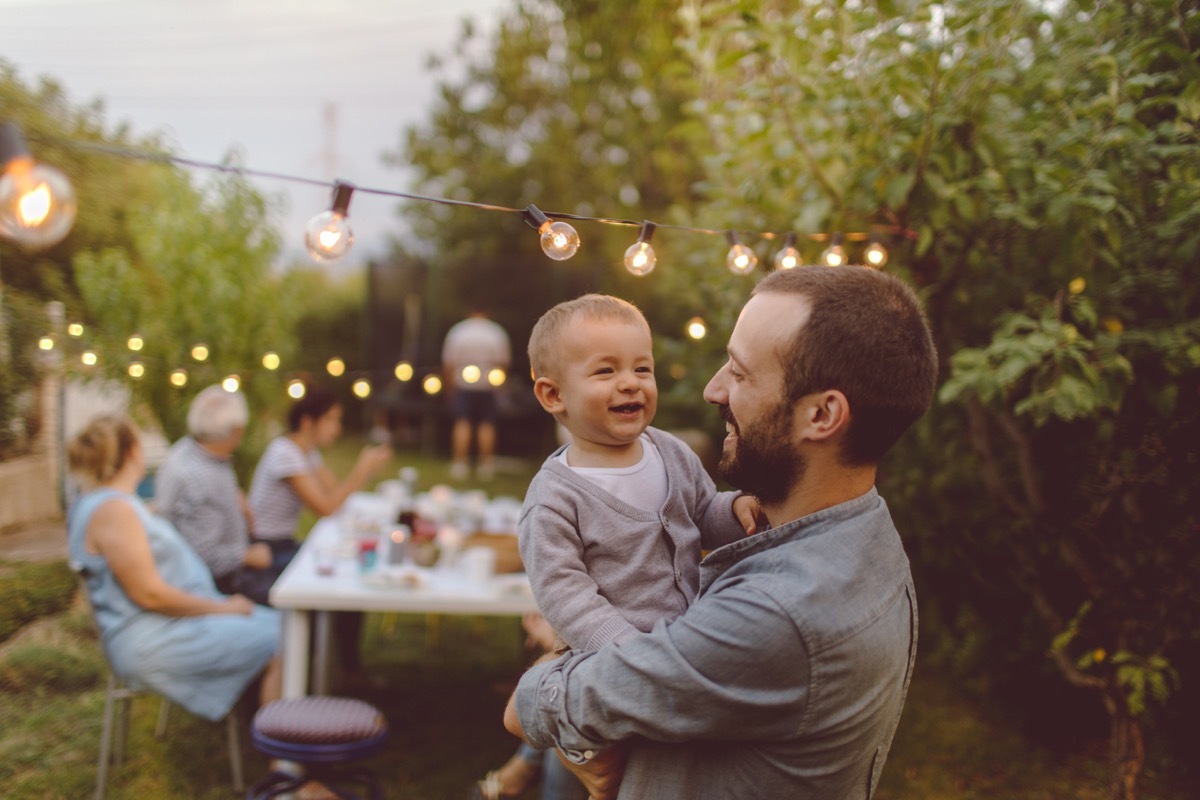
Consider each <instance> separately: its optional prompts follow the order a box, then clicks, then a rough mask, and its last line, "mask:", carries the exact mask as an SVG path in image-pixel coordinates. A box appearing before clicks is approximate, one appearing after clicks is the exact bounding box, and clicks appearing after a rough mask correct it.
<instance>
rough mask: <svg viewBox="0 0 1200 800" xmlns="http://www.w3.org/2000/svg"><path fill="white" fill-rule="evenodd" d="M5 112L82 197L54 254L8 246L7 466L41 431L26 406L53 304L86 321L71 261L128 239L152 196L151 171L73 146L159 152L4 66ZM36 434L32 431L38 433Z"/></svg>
mask: <svg viewBox="0 0 1200 800" xmlns="http://www.w3.org/2000/svg"><path fill="white" fill-rule="evenodd" d="M0 109H3V113H4V119H5V120H6V121H10V122H15V123H17V124H18V125H20V127H21V130H22V132H23V133H24V136H25V139H26V141H27V143H28V144H29V146H30V148H31V149H32V150H34V151H35V153H36V157H37V158H38V160H40V161H43V162H45V163H47V164H51V165H53V166H55V167H58V168H59V169H61V170H63V171H64V172H66V173H67V174H68V176H69V177H70V179H71V182H72V184H73V185H74V187H75V193H76V196H77V197H78V198H79V212H78V215H77V217H76V221H75V225H74V227H73V228H72V230H71V233H70V234H69V235H68V236H67V237H66V238H65V239H64V240H63V241H62V242H60V243H58V244H56V245H54V246H53V247H51V248H49V249H47V250H42V251H36V252H29V251H25V250H22V249H20V248H18V247H16V246H15V245H13V244H12V243H11V242H8V241H6V240H0V288H2V290H0V459H2V458H4V457H5V455H6V452H10V453H12V452H17V451H19V450H20V449H22V447H23V445H24V442H23V441H22V439H23V437H22V435H21V433H20V431H21V429H22V428H30V427H31V426H36V424H37V420H36V418H35V411H34V410H33V409H32V408H31V407H30V406H29V405H28V404H27V403H26V402H24V401H25V400H27V399H28V397H29V394H28V393H29V392H30V391H32V390H33V389H34V388H35V387H36V385H37V382H38V377H39V375H40V373H41V368H42V364H40V363H39V361H38V359H37V358H36V354H37V353H38V350H37V340H38V338H39V337H41V336H42V335H44V334H46V333H48V332H49V331H50V320H49V319H48V317H47V315H46V311H45V304H46V302H47V301H49V300H60V301H62V302H63V303H64V304H65V306H66V308H67V311H68V313H69V314H70V315H72V317H73V318H80V317H82V312H83V304H82V302H81V300H80V298H79V296H78V293H77V290H76V287H75V279H74V274H73V272H72V270H71V259H72V257H73V255H74V254H75V253H78V252H80V251H83V250H88V249H95V248H104V247H109V246H113V245H115V244H116V243H118V242H121V241H122V240H123V239H124V238H125V237H126V235H127V228H126V225H125V222H126V217H125V213H126V207H127V205H126V204H128V205H136V204H137V203H139V202H141V201H142V200H143V199H145V198H147V197H148V196H149V195H150V189H149V187H148V186H147V184H146V181H145V175H146V170H147V167H146V165H144V164H139V163H135V162H131V161H128V160H125V159H116V158H112V157H109V156H99V155H95V154H92V153H87V152H84V151H82V150H79V149H77V148H72V147H70V146H68V145H67V144H66V143H65V141H64V140H65V139H68V138H69V139H72V140H77V141H84V142H102V143H105V144H110V145H116V146H125V147H128V146H133V145H137V146H144V147H147V148H153V147H154V146H155V145H154V142H153V141H152V140H146V141H142V142H133V141H131V139H130V136H129V134H128V132H127V131H125V130H124V129H117V130H115V131H111V132H110V131H106V130H105V126H104V121H103V113H102V111H103V110H102V108H101V106H100V105H99V104H92V105H88V106H84V107H78V108H76V107H72V106H70V105H69V104H68V102H67V97H66V95H65V93H64V92H63V91H62V89H61V87H59V86H58V85H57V84H56V83H54V82H53V81H51V80H49V79H42V80H40V81H38V82H37V83H36V85H29V84H27V83H25V82H24V81H22V80H21V78H20V76H19V75H18V74H17V73H16V71H15V70H14V69H13V68H12V67H11V66H9V65H8V64H7V63H5V62H4V61H3V59H0ZM30 432H31V431H30Z"/></svg>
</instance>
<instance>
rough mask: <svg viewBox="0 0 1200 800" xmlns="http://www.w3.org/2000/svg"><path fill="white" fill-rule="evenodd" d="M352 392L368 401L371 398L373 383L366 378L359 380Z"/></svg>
mask: <svg viewBox="0 0 1200 800" xmlns="http://www.w3.org/2000/svg"><path fill="white" fill-rule="evenodd" d="M350 391H352V392H354V396H355V397H358V398H361V399H363V400H366V399H367V398H368V397H370V396H371V382H370V381H369V380H367V379H366V378H359V379H358V380H356V381H355V382H354V384H353V385H352V386H351V387H350Z"/></svg>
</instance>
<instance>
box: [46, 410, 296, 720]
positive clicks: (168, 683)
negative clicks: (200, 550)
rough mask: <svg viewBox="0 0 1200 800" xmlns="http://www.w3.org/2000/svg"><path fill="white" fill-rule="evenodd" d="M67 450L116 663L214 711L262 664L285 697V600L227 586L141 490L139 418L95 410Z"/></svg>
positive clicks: (82, 562) (223, 708)
mask: <svg viewBox="0 0 1200 800" xmlns="http://www.w3.org/2000/svg"><path fill="white" fill-rule="evenodd" d="M67 457H68V461H69V464H70V468H71V471H72V473H73V474H74V475H75V476H76V478H77V479H78V480H79V482H80V483H81V485H82V486H83V488H84V490H85V491H84V493H83V494H82V495H81V496H80V497H79V499H78V500H77V501H76V502H75V503H74V504H73V505H72V507H71V510H70V513H69V516H68V532H67V543H68V548H69V551H70V557H71V561H72V563H73V565H74V566H75V567H76V568H77V569H79V570H80V571H81V572H82V574H83V575H84V576H85V578H86V581H87V588H88V595H89V596H90V598H91V602H92V606H93V607H94V609H95V613H96V622H97V624H98V626H99V628H100V634H101V642H102V644H103V646H104V650H105V653H106V654H107V655H108V661H109V663H110V664H111V665H112V668H113V671H114V672H116V673H117V674H118V675H120V676H121V677H122V678H123V679H124V680H126V681H127V682H128V683H130V684H131V685H132V686H137V687H148V688H150V689H152V690H153V691H154V692H156V693H158V694H160V695H162V696H163V697H166V698H167V699H169V700H171V701H172V702H174V703H176V704H178V705H181V706H183V707H184V708H186V709H188V710H189V711H191V712H192V713H194V714H197V715H199V716H202V717H205V718H207V719H211V720H219V719H221V718H223V717H224V716H225V715H227V714H228V713H229V711H230V709H231V708H232V707H233V706H234V704H235V703H236V702H237V700H238V698H239V697H240V696H241V695H242V693H243V692H244V691H245V689H246V687H247V686H248V685H249V684H250V683H251V682H252V681H253V680H254V679H255V678H256V677H258V676H259V675H262V676H263V681H262V687H261V692H260V701H261V702H269V701H270V700H273V699H276V698H277V697H278V696H279V689H280V667H279V659H278V657H277V655H276V651H277V650H278V648H279V629H280V624H279V617H278V614H277V612H275V611H273V610H272V609H268V608H264V607H262V606H258V605H255V604H254V603H252V602H251V601H250V600H248V599H247V598H245V597H243V596H241V595H233V596H227V595H223V594H221V593H220V592H218V591H217V589H216V587H215V586H214V585H213V578H212V573H211V572H210V571H209V569H208V567H207V566H206V565H205V564H204V562H203V561H202V560H201V559H200V557H199V556H198V555H196V552H195V551H194V550H193V549H192V548H191V547H190V546H189V545H188V544H187V542H185V541H184V540H183V538H182V537H181V536H180V535H179V533H178V531H176V530H175V527H174V526H173V525H171V523H170V522H168V521H167V520H166V519H164V518H162V517H157V516H155V515H153V514H151V513H150V511H149V510H148V509H147V508H146V506H145V505H143V504H142V502H141V500H140V499H138V497H137V495H136V490H137V486H138V483H139V481H141V479H142V476H143V474H144V472H145V463H144V461H143V455H142V445H141V443H140V441H139V440H138V431H137V428H135V427H134V425H133V423H132V422H130V421H129V420H128V419H126V418H124V417H120V416H102V417H98V418H97V419H94V420H93V421H92V422H91V423H90V424H88V426H87V427H85V428H84V429H83V430H82V431H80V432H79V434H78V435H76V436H75V438H74V439H72V441H71V442H70V444H69V445H68V449H67Z"/></svg>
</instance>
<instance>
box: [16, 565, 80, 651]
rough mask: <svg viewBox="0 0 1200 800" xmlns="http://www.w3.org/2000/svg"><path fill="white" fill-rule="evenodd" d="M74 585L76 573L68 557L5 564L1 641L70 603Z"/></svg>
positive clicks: (73, 594)
mask: <svg viewBox="0 0 1200 800" xmlns="http://www.w3.org/2000/svg"><path fill="white" fill-rule="evenodd" d="M75 587H76V578H75V574H74V573H73V572H71V570H70V568H69V567H68V566H67V564H66V562H65V561H50V562H45V563H40V562H35V563H29V564H22V565H19V566H17V567H8V566H6V567H4V568H3V574H2V579H0V642H3V641H5V640H6V639H8V638H9V637H10V636H12V635H13V634H14V633H16V632H17V631H18V630H20V629H21V626H23V625H25V624H26V623H28V622H30V621H31V620H34V619H37V618H38V617H41V616H45V615H46V614H52V613H54V612H56V611H61V610H62V609H64V608H66V607H67V606H69V605H70V604H71V599H72V598H73V597H74V596H75Z"/></svg>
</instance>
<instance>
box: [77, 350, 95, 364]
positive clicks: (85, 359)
mask: <svg viewBox="0 0 1200 800" xmlns="http://www.w3.org/2000/svg"><path fill="white" fill-rule="evenodd" d="M79 360H80V362H82V363H83V365H84V366H85V367H94V366H96V362H98V361H99V360H100V359H99V358H98V357H97V356H96V353H95V352H94V351H92V350H84V351H83V352H82V353H80V354H79Z"/></svg>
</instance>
